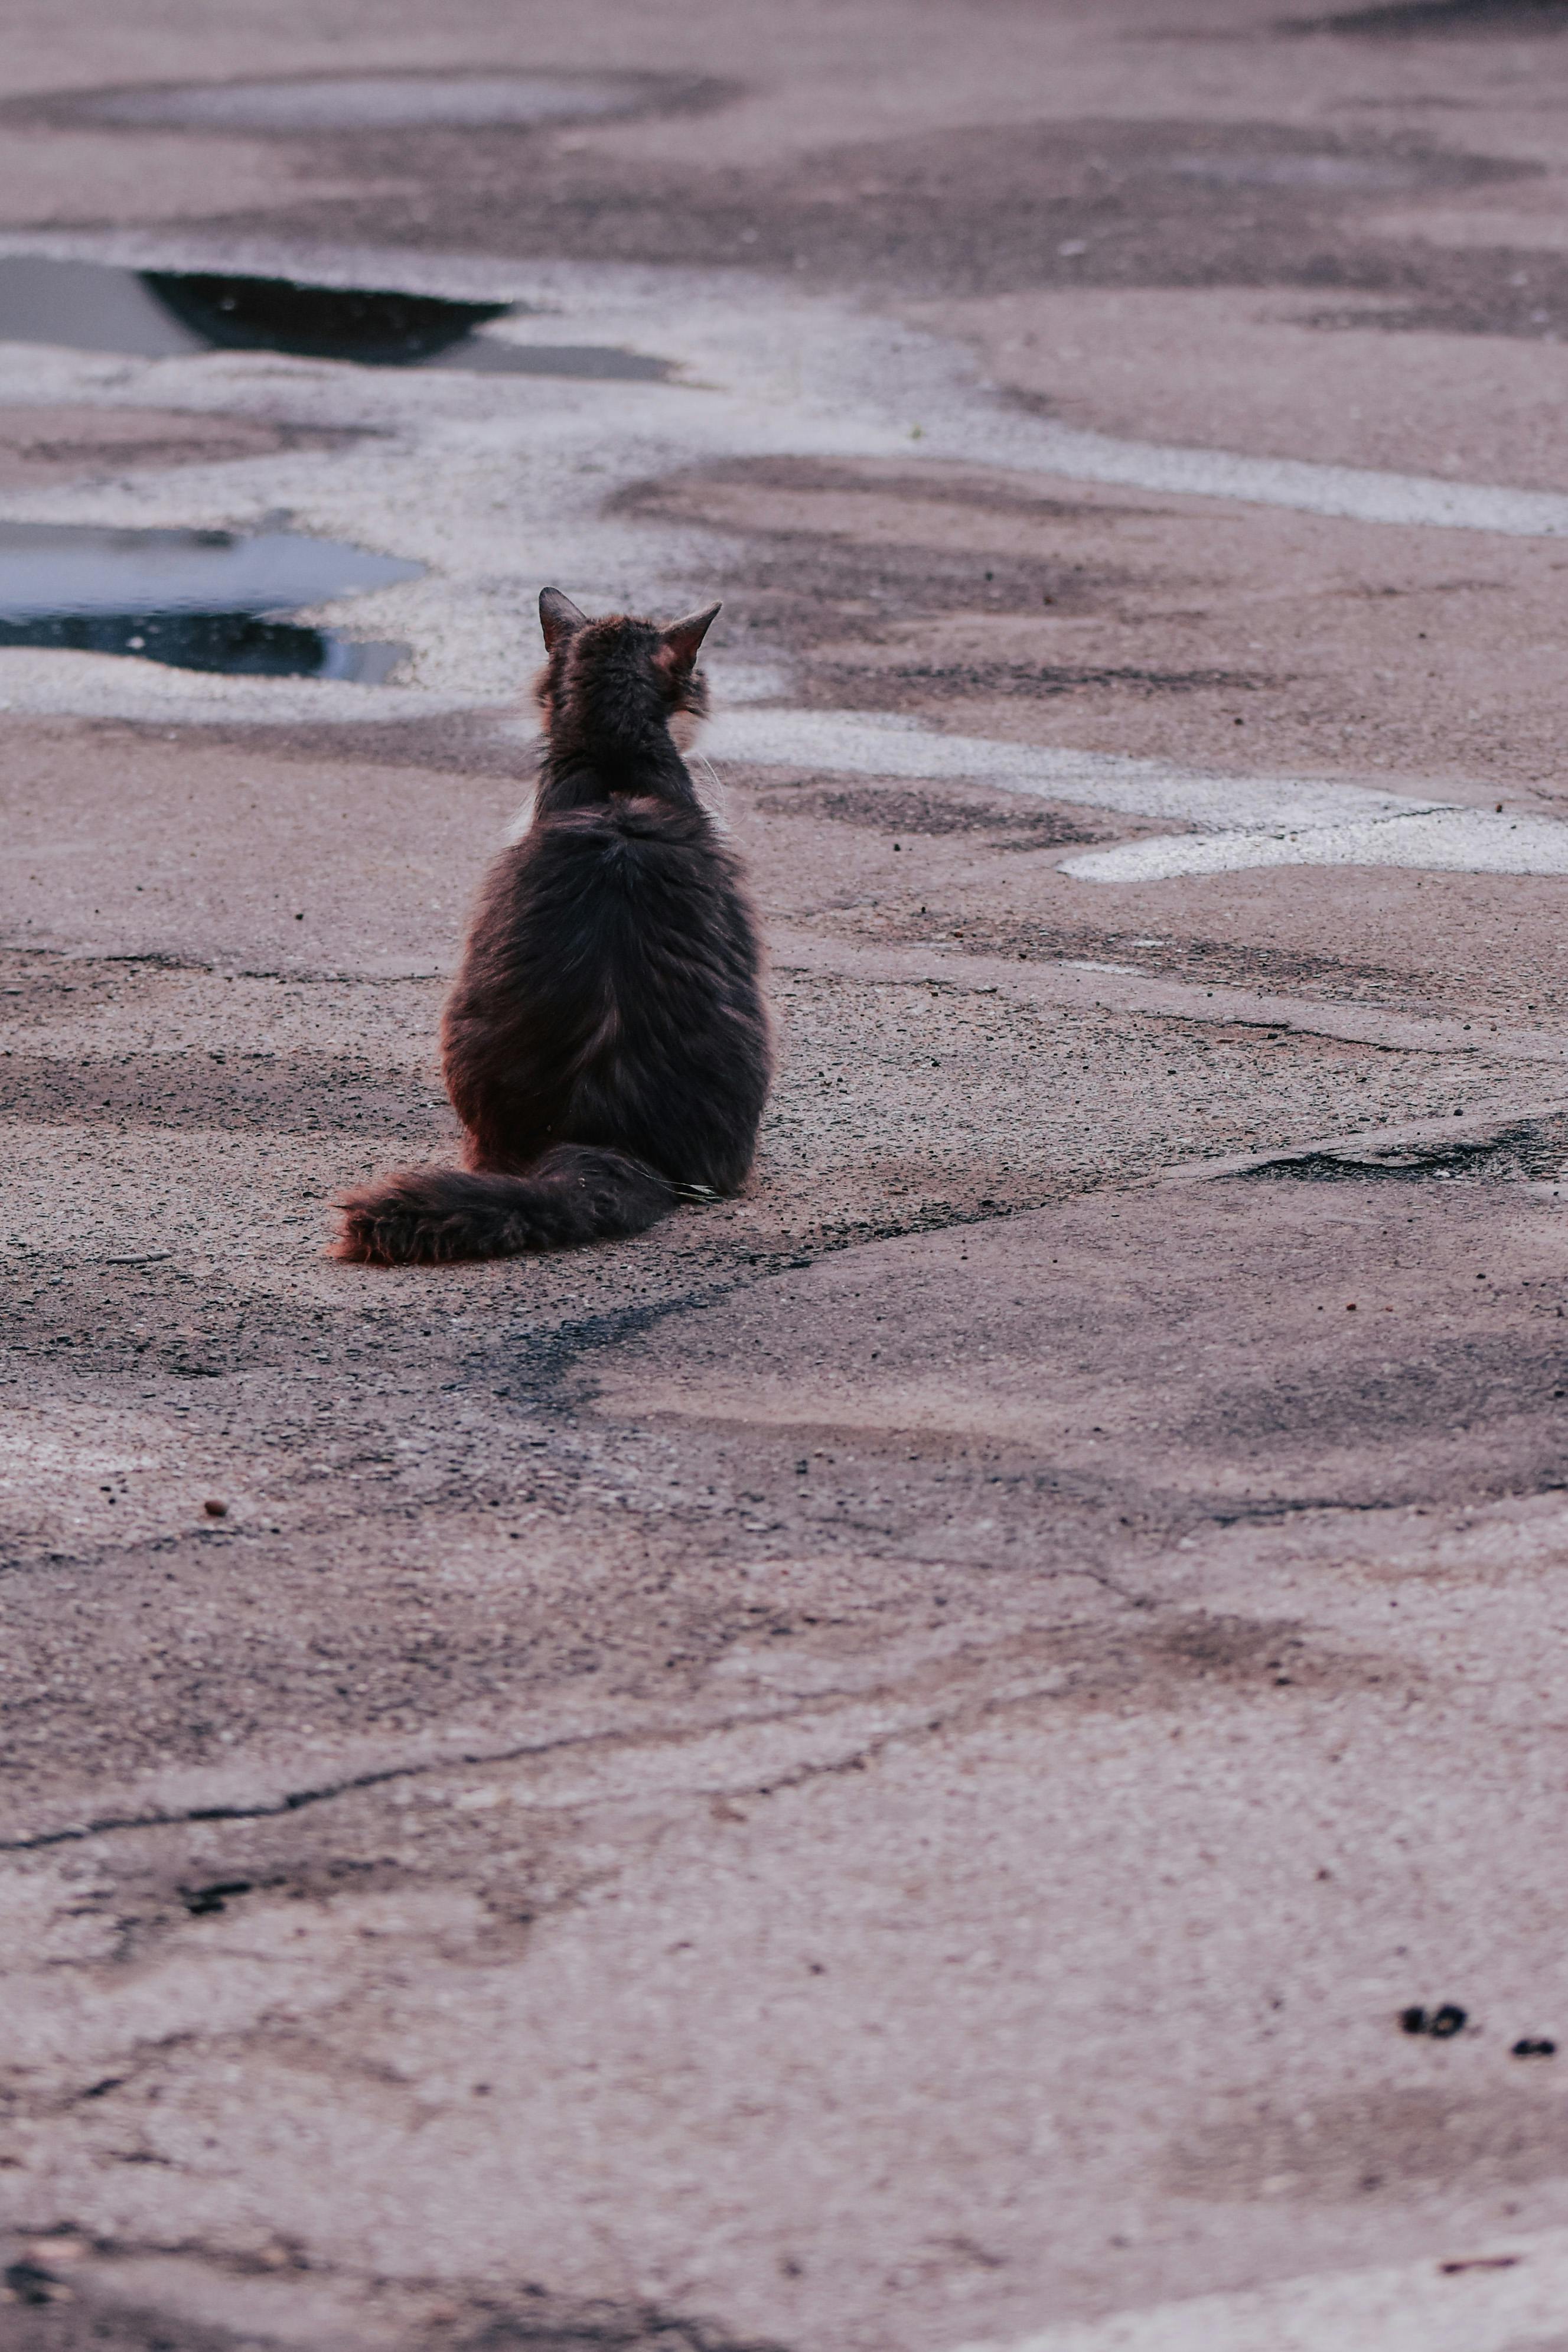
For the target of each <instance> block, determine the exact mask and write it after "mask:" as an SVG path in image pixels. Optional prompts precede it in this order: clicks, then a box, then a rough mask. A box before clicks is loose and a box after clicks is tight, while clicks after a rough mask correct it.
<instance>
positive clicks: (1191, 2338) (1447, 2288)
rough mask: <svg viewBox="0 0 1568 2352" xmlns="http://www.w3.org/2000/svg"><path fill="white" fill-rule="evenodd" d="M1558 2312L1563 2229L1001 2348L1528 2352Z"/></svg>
mask: <svg viewBox="0 0 1568 2352" xmlns="http://www.w3.org/2000/svg"><path fill="white" fill-rule="evenodd" d="M1505 2264H1506V2267H1504V2266H1503V2265H1505ZM1449 2265H1451V2266H1452V2267H1449ZM1565 2313H1568V2231H1563V2230H1552V2231H1543V2232H1542V2234H1541V2235H1540V2236H1538V2237H1533V2238H1515V2239H1512V2240H1510V2241H1507V2242H1504V2243H1503V2244H1502V2245H1501V2246H1490V2245H1487V2244H1484V2243H1478V2244H1474V2245H1471V2244H1469V2242H1464V2241H1460V2242H1456V2243H1455V2244H1454V2245H1453V2246H1451V2247H1447V2248H1445V2249H1444V2251H1443V2252H1442V2253H1441V2254H1440V2255H1437V2256H1434V2257H1432V2258H1430V2259H1428V2260H1427V2261H1425V2262H1419V2263H1401V2264H1399V2265H1397V2266H1391V2267H1390V2268H1388V2269H1386V2270H1375V2271H1352V2272H1348V2273H1339V2274H1337V2275H1334V2276H1331V2277H1321V2278H1299V2279H1286V2280H1283V2281H1281V2283H1280V2284H1277V2285H1274V2286H1265V2287H1250V2288H1247V2289H1244V2290H1243V2291H1242V2292H1241V2293H1240V2294H1206V2295H1198V2296H1196V2297H1194V2298H1192V2299H1191V2300H1190V2301H1185V2302H1181V2303H1165V2304H1161V2305H1158V2307H1157V2308H1154V2309H1148V2310H1144V2311H1130V2312H1117V2313H1115V2314H1114V2315H1113V2316H1112V2317H1110V2318H1108V2319H1090V2320H1082V2321H1073V2320H1070V2321H1068V2322H1066V2323H1065V2324H1064V2325H1062V2326H1054V2327H1046V2328H1042V2329H1041V2330H1040V2334H1039V2335H1038V2336H1023V2337H1021V2338H1017V2339H1015V2340H1014V2341H1013V2342H1011V2343H1010V2344H1009V2345H1008V2346H1007V2347H1005V2352H1534V2347H1536V2346H1538V2345H1541V2337H1542V2333H1543V2332H1544V2331H1549V2330H1551V2331H1557V2333H1555V2334H1553V2336H1552V2341H1553V2342H1556V2341H1558V2340H1559V2336H1560V2332H1561V2330H1562V2327H1563V2315H1564V2314H1565ZM963 2352H1004V2348H1003V2347H998V2346H995V2345H977V2344H975V2345H967V2346H965V2347H963ZM1541 2352H1545V2347H1544V2346H1543V2345H1542V2346H1541Z"/></svg>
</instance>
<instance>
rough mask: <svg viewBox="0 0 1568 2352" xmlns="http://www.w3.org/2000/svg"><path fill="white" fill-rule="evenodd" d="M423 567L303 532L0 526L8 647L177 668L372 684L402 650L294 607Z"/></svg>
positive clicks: (1, 627)
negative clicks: (304, 619) (304, 620)
mask: <svg viewBox="0 0 1568 2352" xmlns="http://www.w3.org/2000/svg"><path fill="white" fill-rule="evenodd" d="M422 571H423V565H422V564H418V563H410V562H405V561H404V560H403V559H402V558H401V557H399V556H393V555H377V554H373V553H371V551H368V550H366V549H364V548H359V547H350V546H348V545H346V544H343V543H341V542H340V541H334V540H324V539H309V538H307V537H305V536H304V535H303V534H302V533H299V532H295V531H262V532H258V533H256V535H255V536H253V537H249V538H246V537H242V536H240V535H238V534H236V533H235V532H232V531H223V530H102V529H99V528H97V527H95V526H93V525H90V524H61V523H29V522H5V523H0V646H50V647H57V648H67V649H69V650H73V651H77V652H83V653H106V654H127V655H134V656H140V658H141V660H143V661H155V662H162V663H165V664H167V665H169V666H170V667H173V668H176V669H201V670H224V671H227V672H231V673H235V674H239V675H244V676H258V677H338V678H355V679H358V680H359V681H360V682H361V683H362V684H366V685H376V684H379V683H380V682H381V680H382V679H383V678H385V677H387V676H389V675H390V673H391V671H392V669H393V668H394V667H395V666H396V664H397V663H398V661H399V660H401V658H402V655H403V652H404V650H405V648H403V647H402V646H397V645H388V644H384V643H379V642H371V643H365V642H360V641H356V640H355V639H353V638H350V637H345V636H342V635H339V634H338V633H337V632H336V631H334V630H329V629H318V628H312V627H309V626H307V625H301V624H299V623H298V622H293V621H290V620H289V619H288V618H287V614H289V613H290V612H293V611H298V609H299V608H301V607H302V606H308V605H311V604H324V603H326V602H327V601H328V600H329V598H333V597H338V596H343V595H351V594H354V593H362V592H363V591H365V590H367V589H371V588H386V587H390V586H392V584H393V583H394V582H397V581H402V580H413V579H415V578H417V576H418V575H419V573H420V572H422Z"/></svg>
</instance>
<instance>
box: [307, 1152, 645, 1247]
mask: <svg viewBox="0 0 1568 2352" xmlns="http://www.w3.org/2000/svg"><path fill="white" fill-rule="evenodd" d="M679 1197H680V1196H679V1194H678V1193H677V1192H676V1190H675V1187H674V1185H673V1184H671V1183H669V1182H667V1181H665V1179H664V1177H663V1176H661V1175H659V1174H657V1173H656V1171H654V1170H653V1169H652V1168H649V1167H646V1166H644V1164H643V1161H642V1160H633V1159H632V1158H631V1157H630V1156H629V1154H627V1153H626V1152H623V1151H608V1150H596V1149H595V1148H594V1147H593V1146H591V1145H590V1144H583V1143H558V1144H556V1145H555V1146H554V1147H553V1148H552V1149H551V1150H549V1151H547V1152H545V1153H544V1154H543V1155H542V1156H541V1157H540V1158H539V1159H538V1160H536V1161H535V1162H534V1165H533V1166H532V1167H531V1168H530V1169H529V1170H528V1172H527V1174H526V1175H522V1176H498V1175H487V1174H479V1175H470V1174H468V1173H467V1172H466V1171H465V1170H463V1169H461V1168H403V1169H400V1170H399V1171H398V1172H397V1173H396V1174H395V1175H392V1176H387V1177H383V1178H382V1181H381V1182H380V1183H379V1184H367V1185H364V1186H363V1187H362V1188H361V1190H360V1191H358V1192H349V1193H347V1194H345V1196H344V1197H343V1199H342V1200H341V1201H340V1202H339V1203H338V1206H339V1207H340V1209H341V1211H342V1212H343V1228H342V1231H341V1233H340V1234H339V1236H338V1239H337V1241H336V1243H335V1244H333V1249H332V1255H333V1256H334V1257H340V1258H351V1259H359V1260H360V1261H361V1263H362V1264H364V1265H442V1264H444V1263H445V1262H446V1261H447V1260H449V1259H451V1258H460V1257H517V1256H518V1255H521V1253H522V1252H523V1251H525V1250H546V1249H574V1248H576V1247H578V1246H580V1244H582V1243H584V1242H602V1241H613V1240H615V1239H616V1238H618V1237H619V1236H621V1235H622V1234H640V1233H643V1232H644V1231H645V1230H646V1228H647V1227H648V1226H649V1225H652V1224H656V1223H658V1221H659V1219H660V1218H661V1217H662V1216H664V1215H665V1214H666V1213H667V1212H668V1211H669V1210H671V1209H673V1208H674V1205H675V1202H676V1201H677V1199H678V1198H679Z"/></svg>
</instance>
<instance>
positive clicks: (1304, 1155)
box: [1239, 1111, 1568, 1188]
mask: <svg viewBox="0 0 1568 2352" xmlns="http://www.w3.org/2000/svg"><path fill="white" fill-rule="evenodd" d="M1239 1179H1240V1180H1242V1181H1247V1182H1256V1181H1260V1180H1264V1179H1267V1180H1269V1181H1273V1182H1281V1181H1284V1182H1293V1183H1303V1184H1346V1183H1355V1184H1364V1183H1365V1182H1367V1181H1368V1180H1369V1179H1370V1180H1372V1181H1377V1180H1380V1179H1381V1180H1386V1181H1392V1182H1395V1183H1403V1184H1408V1183H1420V1182H1433V1183H1448V1184H1550V1185H1552V1187H1554V1188H1555V1187H1557V1186H1560V1185H1568V1111H1555V1112H1552V1113H1550V1114H1548V1115H1547V1116H1545V1117H1543V1118H1522V1119H1518V1120H1515V1121H1514V1122H1513V1123H1512V1124H1511V1125H1510V1126H1508V1127H1501V1128H1493V1129H1491V1131H1490V1134H1487V1135H1479V1136H1475V1137H1472V1138H1469V1139H1459V1140H1457V1141H1455V1142H1453V1143H1447V1142H1444V1141H1442V1140H1441V1139H1438V1138H1437V1137H1433V1138H1430V1139H1412V1140H1406V1141H1405V1142H1397V1141H1394V1142H1389V1143H1385V1144H1379V1143H1375V1144H1366V1143H1344V1144H1337V1145H1328V1146H1325V1147H1322V1148H1320V1149H1318V1150H1312V1151H1295V1152H1290V1153H1286V1154H1283V1155H1281V1157H1280V1158H1278V1159H1275V1160H1264V1161H1262V1162H1261V1163H1260V1165H1259V1166H1257V1167H1253V1168H1247V1169H1243V1170H1241V1171H1239Z"/></svg>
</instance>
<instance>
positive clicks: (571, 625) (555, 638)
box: [539, 588, 588, 654]
mask: <svg viewBox="0 0 1568 2352" xmlns="http://www.w3.org/2000/svg"><path fill="white" fill-rule="evenodd" d="M587 626H588V615H587V614H586V613H580V612H579V611H578V609H577V606H576V605H575V604H573V603H572V601H571V598H570V596H564V595H562V593H561V592H560V590H559V588H541V589H540V590H539V627H540V628H541V629H542V630H543V631H544V640H545V651H546V653H547V654H553V653H554V651H555V649H556V647H557V646H559V643H560V641H561V639H562V638H563V637H575V636H576V635H577V633H578V631H579V629H586V628H587Z"/></svg>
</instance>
